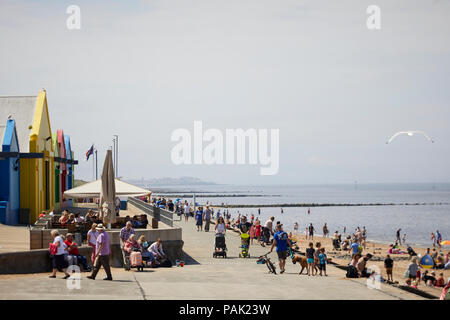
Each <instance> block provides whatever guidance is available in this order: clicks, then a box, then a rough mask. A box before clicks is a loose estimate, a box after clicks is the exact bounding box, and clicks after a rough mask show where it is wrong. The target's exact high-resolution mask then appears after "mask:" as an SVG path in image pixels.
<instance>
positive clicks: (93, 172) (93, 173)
mask: <svg viewBox="0 0 450 320" xmlns="http://www.w3.org/2000/svg"><path fill="white" fill-rule="evenodd" d="M92 146H94V144H92ZM94 165H95V163H94V159H92V180H94V178H95V166H94Z"/></svg>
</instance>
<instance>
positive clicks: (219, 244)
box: [213, 233, 227, 258]
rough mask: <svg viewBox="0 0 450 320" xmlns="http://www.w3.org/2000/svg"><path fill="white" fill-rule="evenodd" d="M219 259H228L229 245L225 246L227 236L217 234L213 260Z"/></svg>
mask: <svg viewBox="0 0 450 320" xmlns="http://www.w3.org/2000/svg"><path fill="white" fill-rule="evenodd" d="M217 257H224V258H226V257H227V245H226V244H225V235H224V234H223V233H217V234H216V239H215V243H214V253H213V258H217Z"/></svg>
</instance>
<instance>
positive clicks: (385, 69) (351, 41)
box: [0, 0, 450, 184]
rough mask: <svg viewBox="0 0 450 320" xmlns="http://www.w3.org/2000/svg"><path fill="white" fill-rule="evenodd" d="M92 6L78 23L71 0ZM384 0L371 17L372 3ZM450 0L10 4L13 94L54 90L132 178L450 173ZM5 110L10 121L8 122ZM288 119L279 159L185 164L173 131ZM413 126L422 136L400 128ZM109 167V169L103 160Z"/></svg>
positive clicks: (84, 165)
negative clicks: (115, 150)
mask: <svg viewBox="0 0 450 320" xmlns="http://www.w3.org/2000/svg"><path fill="white" fill-rule="evenodd" d="M72 4H75V5H78V6H79V7H80V8H81V30H68V29H67V27H66V20H67V18H68V16H69V15H68V14H67V13H66V8H67V7H68V6H69V5H72ZM371 4H375V5H378V6H380V8H381V30H376V31H374V30H368V29H367V27H366V19H367V17H368V14H367V13H366V8H367V7H368V6H369V5H371ZM449 9H450V2H449V1H443V0H441V1H439V0H428V1H427V0H405V1H400V0H399V1H390V0H389V1H376V0H371V1H364V0H354V1H335V0H330V1H321V0H314V1H312V0H308V1H301V0H279V1H278V0H277V1H275V0H270V1H269V0H252V1H247V0H227V1H224V0H222V1H217V0H198V1H187V0H176V1H175V0H172V1H171V0H158V1H157V0H150V1H76V0H75V1H39V2H37V1H18V0H14V1H5V0H2V1H1V4H0V37H1V39H2V47H1V50H0V95H35V94H37V92H38V90H39V89H40V88H45V89H46V90H47V95H48V104H49V111H50V117H51V126H52V130H53V131H56V129H58V128H63V129H64V131H65V133H66V134H69V135H70V136H71V144H72V148H73V150H74V151H75V155H76V159H78V160H79V162H80V164H79V166H78V167H77V168H76V173H75V174H76V177H78V178H84V179H92V162H91V161H89V163H88V162H85V161H84V154H85V152H86V151H87V150H88V148H89V147H90V145H91V143H92V142H94V143H95V144H96V146H97V148H98V150H99V166H100V168H99V170H101V165H102V163H103V160H104V156H105V152H106V149H107V148H108V147H109V146H110V145H112V138H113V137H112V136H113V134H118V135H119V144H120V145H119V148H120V156H119V157H120V158H119V171H120V172H119V173H120V175H121V176H124V177H126V178H141V177H146V178H152V177H165V176H170V177H176V176H179V175H183V176H195V177H199V178H201V179H204V180H208V181H215V182H219V183H238V184H273V183H298V184H301V183H353V181H355V180H357V181H359V182H360V183H364V182H444V181H445V182H448V181H450V169H449V164H450V161H449V160H450V143H449V141H450V140H449V139H450V126H449V120H450V18H449V17H450V16H449V13H450V10H449ZM4 120H5V119H4ZM4 120H2V121H4ZM194 120H202V121H203V125H204V127H205V129H207V128H217V129H220V130H225V129H227V128H231V129H233V128H243V129H248V128H265V129H271V128H278V129H280V169H279V174H278V175H274V176H260V174H259V168H260V166H259V165H253V166H250V165H241V166H238V165H234V166H219V165H212V166H207V165H191V166H188V165H180V166H175V165H174V164H172V162H171V159H170V152H171V149H172V147H173V146H174V145H175V143H173V142H171V141H170V136H171V133H172V131H173V130H175V129H177V128H187V129H189V130H191V131H192V129H193V122H194ZM399 130H424V131H425V132H427V133H428V134H429V135H430V136H432V138H434V139H435V141H436V142H435V143H434V144H432V143H429V142H428V141H427V140H426V139H425V138H423V137H421V136H414V137H406V136H403V137H399V138H398V139H397V140H395V141H394V142H393V143H392V144H390V145H386V144H385V142H386V140H387V139H388V138H389V137H390V136H391V135H392V134H393V133H395V132H397V131H399ZM100 172H101V171H100Z"/></svg>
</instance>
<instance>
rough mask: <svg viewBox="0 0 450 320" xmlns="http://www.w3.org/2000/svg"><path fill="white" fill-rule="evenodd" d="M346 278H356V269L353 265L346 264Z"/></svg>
mask: <svg viewBox="0 0 450 320" xmlns="http://www.w3.org/2000/svg"><path fill="white" fill-rule="evenodd" d="M345 276H346V277H347V278H358V270H356V268H355V267H354V266H351V265H350V266H348V268H347V274H346V275H345Z"/></svg>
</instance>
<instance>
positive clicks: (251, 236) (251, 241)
mask: <svg viewBox="0 0 450 320" xmlns="http://www.w3.org/2000/svg"><path fill="white" fill-rule="evenodd" d="M251 224H252V226H251V227H250V243H251V244H252V245H253V238H254V237H255V226H254V225H253V220H252V222H251Z"/></svg>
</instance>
